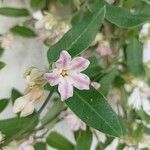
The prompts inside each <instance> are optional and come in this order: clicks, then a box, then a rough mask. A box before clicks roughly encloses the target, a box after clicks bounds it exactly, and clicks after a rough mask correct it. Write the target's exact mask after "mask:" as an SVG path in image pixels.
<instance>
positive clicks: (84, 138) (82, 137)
mask: <svg viewBox="0 0 150 150" xmlns="http://www.w3.org/2000/svg"><path fill="white" fill-rule="evenodd" d="M91 144H92V132H91V131H90V130H89V129H87V131H80V132H79V135H78V138H77V144H76V147H75V150H83V149H86V150H90V148H91Z"/></svg>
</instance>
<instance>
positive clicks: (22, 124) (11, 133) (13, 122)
mask: <svg viewBox="0 0 150 150" xmlns="http://www.w3.org/2000/svg"><path fill="white" fill-rule="evenodd" d="M37 121H38V118H37V115H36V114H32V115H30V116H28V117H26V118H19V117H16V118H11V119H6V120H0V131H1V132H2V133H3V134H4V135H5V141H6V142H7V141H9V140H10V139H12V140H13V139H15V137H16V135H18V134H19V133H20V132H21V131H22V130H24V129H25V128H27V127H28V126H29V125H30V127H29V128H28V129H27V130H26V132H28V133H31V131H32V130H33V129H34V128H35V126H36V125H37ZM23 133H24V132H23ZM23 133H22V134H23ZM22 134H21V135H22Z"/></svg>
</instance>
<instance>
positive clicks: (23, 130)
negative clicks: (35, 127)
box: [0, 87, 55, 148]
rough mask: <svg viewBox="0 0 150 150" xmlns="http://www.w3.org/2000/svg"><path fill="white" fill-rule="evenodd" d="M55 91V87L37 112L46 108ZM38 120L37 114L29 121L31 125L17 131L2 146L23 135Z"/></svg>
mask: <svg viewBox="0 0 150 150" xmlns="http://www.w3.org/2000/svg"><path fill="white" fill-rule="evenodd" d="M54 91H55V87H54V88H52V90H51V91H50V93H49V95H48V96H47V98H46V100H45V102H44V103H43V105H42V107H41V108H40V109H39V110H38V112H37V114H38V115H39V114H40V113H41V112H42V111H43V109H44V108H45V106H46V105H47V103H48V102H49V99H50V98H51V97H52V95H53V93H54ZM36 120H37V115H35V117H34V118H33V120H32V121H31V122H30V123H29V125H28V126H27V127H26V128H24V129H22V130H21V131H20V132H19V133H17V134H16V135H14V136H12V137H11V138H10V139H8V140H6V141H5V143H4V144H3V145H2V146H5V145H7V144H8V143H10V142H11V141H12V140H15V139H16V138H18V137H19V136H21V135H22V134H23V133H25V132H26V131H27V130H28V129H29V128H30V126H31V125H32V124H33V123H34V122H35V121H36ZM0 148H1V146H0Z"/></svg>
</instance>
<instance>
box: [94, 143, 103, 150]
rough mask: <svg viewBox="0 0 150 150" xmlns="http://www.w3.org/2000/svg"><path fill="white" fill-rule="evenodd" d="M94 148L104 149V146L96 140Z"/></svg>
mask: <svg viewBox="0 0 150 150" xmlns="http://www.w3.org/2000/svg"><path fill="white" fill-rule="evenodd" d="M95 150H104V146H103V144H102V143H101V142H98V143H97V145H96V149H95Z"/></svg>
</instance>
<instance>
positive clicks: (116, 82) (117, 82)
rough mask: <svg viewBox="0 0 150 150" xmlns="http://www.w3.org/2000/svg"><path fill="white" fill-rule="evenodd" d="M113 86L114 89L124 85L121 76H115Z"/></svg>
mask: <svg viewBox="0 0 150 150" xmlns="http://www.w3.org/2000/svg"><path fill="white" fill-rule="evenodd" d="M113 84H114V86H115V87H118V88H121V87H122V86H123V85H124V84H125V80H124V79H123V78H122V77H121V76H119V75H117V76H116V77H115V79H114V82H113Z"/></svg>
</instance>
